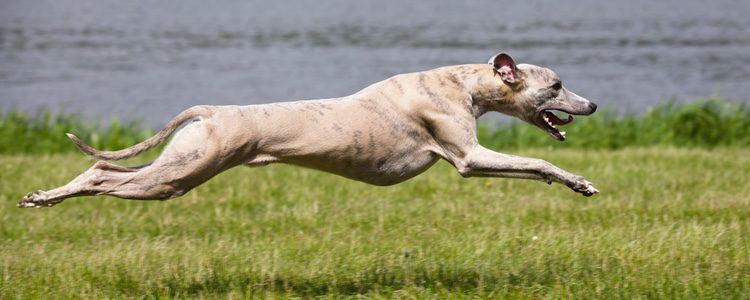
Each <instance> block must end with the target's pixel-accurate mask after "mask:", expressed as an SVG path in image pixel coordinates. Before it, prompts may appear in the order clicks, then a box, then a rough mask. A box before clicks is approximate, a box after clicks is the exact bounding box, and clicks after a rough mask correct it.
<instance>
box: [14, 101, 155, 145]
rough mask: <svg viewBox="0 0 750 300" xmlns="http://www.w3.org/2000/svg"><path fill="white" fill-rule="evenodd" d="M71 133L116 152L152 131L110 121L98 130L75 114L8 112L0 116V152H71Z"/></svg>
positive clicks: (128, 123)
mask: <svg viewBox="0 0 750 300" xmlns="http://www.w3.org/2000/svg"><path fill="white" fill-rule="evenodd" d="M68 132H70V133H74V134H75V135H77V136H78V137H80V138H81V139H83V140H84V141H86V143H87V144H89V145H91V146H93V147H94V148H99V149H120V148H125V147H128V146H130V145H133V144H135V143H137V142H140V141H142V140H144V139H146V138H148V137H150V136H151V135H153V131H152V130H151V129H149V128H146V127H143V126H141V125H140V124H139V123H138V122H125V123H123V122H120V121H118V120H117V119H112V120H111V121H110V122H109V125H108V126H106V127H102V126H99V125H96V123H93V122H87V121H83V120H81V119H80V118H78V117H77V116H76V115H62V114H57V115H53V114H52V113H50V112H44V113H40V114H37V115H34V116H30V115H28V114H25V113H21V112H17V111H11V112H8V113H6V114H4V115H0V153H5V154H8V153H29V154H42V153H60V152H68V151H72V150H75V147H73V144H72V143H71V142H70V140H68V137H67V136H65V133H68Z"/></svg>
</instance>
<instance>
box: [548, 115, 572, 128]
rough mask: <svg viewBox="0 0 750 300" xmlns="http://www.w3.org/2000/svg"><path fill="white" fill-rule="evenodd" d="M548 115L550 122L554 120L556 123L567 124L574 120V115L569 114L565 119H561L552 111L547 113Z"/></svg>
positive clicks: (553, 122)
mask: <svg viewBox="0 0 750 300" xmlns="http://www.w3.org/2000/svg"><path fill="white" fill-rule="evenodd" d="M547 117H548V118H549V120H550V122H552V124H555V125H565V124H568V123H570V122H573V115H568V117H567V118H565V119H564V120H561V119H560V118H558V117H557V116H556V115H555V114H553V113H551V112H550V113H547Z"/></svg>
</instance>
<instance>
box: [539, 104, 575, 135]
mask: <svg viewBox="0 0 750 300" xmlns="http://www.w3.org/2000/svg"><path fill="white" fill-rule="evenodd" d="M536 118H537V120H536V121H537V124H539V127H542V129H544V130H545V131H547V133H548V134H549V135H550V136H552V138H553V139H556V140H558V141H564V140H565V131H560V130H559V129H557V127H555V125H565V124H568V123H570V122H573V115H571V114H568V117H567V118H565V119H560V117H558V116H556V115H555V114H554V113H553V112H552V110H551V109H545V110H542V111H541V112H539V114H538V115H537V117H536Z"/></svg>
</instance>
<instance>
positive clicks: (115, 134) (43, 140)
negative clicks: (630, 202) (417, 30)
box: [0, 98, 750, 154]
mask: <svg viewBox="0 0 750 300" xmlns="http://www.w3.org/2000/svg"><path fill="white" fill-rule="evenodd" d="M94 124H97V123H88V122H85V121H80V120H79V119H78V118H77V117H76V116H75V115H52V114H51V113H49V112H47V113H42V114H39V115H36V116H29V115H28V114H24V113H19V112H8V113H6V114H5V115H0V154H21V153H24V154H51V153H62V152H75V151H77V150H76V149H75V147H72V146H71V143H70V141H68V139H67V137H66V136H65V134H64V133H66V132H71V133H75V134H76V135H77V136H78V137H80V138H81V139H82V140H83V141H85V142H86V143H87V144H89V145H91V146H93V147H94V148H98V149H122V148H125V147H127V146H130V145H132V144H135V143H137V142H139V141H142V140H144V139H146V138H148V137H149V136H151V135H152V134H153V131H152V130H150V129H149V128H144V127H143V126H141V125H140V124H139V123H138V122H120V121H118V120H116V119H113V120H111V121H110V122H109V125H108V126H107V127H106V128H103V127H101V126H97V125H94ZM564 130H565V131H566V132H568V136H570V137H571V138H569V139H568V140H567V141H566V142H565V143H559V142H556V141H553V140H552V139H550V138H549V136H547V134H545V133H543V132H542V131H541V130H540V129H538V128H536V127H533V126H529V125H528V124H525V123H521V122H520V121H517V122H511V123H504V124H492V125H490V124H486V123H483V124H480V126H479V130H478V131H479V132H478V136H479V139H480V141H481V142H482V144H483V145H485V146H488V147H490V148H495V149H505V150H508V149H527V148H534V147H536V148H539V147H543V148H559V149H581V148H586V149H622V148H625V147H635V146H640V147H645V146H677V147H700V148H712V147H734V146H739V147H749V146H750V108H748V107H747V106H745V105H743V104H736V103H732V102H729V101H727V100H724V99H721V98H710V99H705V100H701V101H696V102H690V103H684V104H679V105H678V104H676V103H675V102H674V101H671V102H666V103H663V104H660V105H656V106H654V107H652V108H651V109H649V110H647V111H646V112H645V113H643V114H616V113H614V112H613V111H612V110H606V109H604V110H603V111H600V112H598V113H596V114H594V115H593V116H590V117H579V118H576V121H575V122H574V123H573V124H571V125H569V126H565V127H564Z"/></svg>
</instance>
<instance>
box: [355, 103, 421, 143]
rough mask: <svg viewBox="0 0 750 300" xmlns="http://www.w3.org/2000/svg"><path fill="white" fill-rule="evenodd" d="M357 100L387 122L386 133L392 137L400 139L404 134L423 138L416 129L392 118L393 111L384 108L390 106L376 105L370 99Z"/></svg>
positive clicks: (418, 138) (367, 109)
mask: <svg viewBox="0 0 750 300" xmlns="http://www.w3.org/2000/svg"><path fill="white" fill-rule="evenodd" d="M387 97H388V96H386V99H388V98H387ZM357 100H358V101H357V102H358V103H359V105H360V106H361V107H362V108H364V109H365V110H366V111H368V112H370V113H373V114H375V115H377V116H378V119H380V120H383V121H385V123H387V124H388V129H389V131H388V133H389V134H390V135H391V136H392V137H394V138H396V139H400V138H403V134H405V135H407V136H408V137H411V138H412V139H415V140H423V139H424V138H425V137H424V136H423V135H422V134H420V132H419V131H418V130H417V129H415V128H413V127H411V126H408V125H406V124H405V123H404V122H400V121H399V120H397V119H394V116H393V115H394V113H393V112H389V111H386V109H390V108H387V107H386V106H383V105H376V104H375V103H374V101H373V100H372V99H357Z"/></svg>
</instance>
